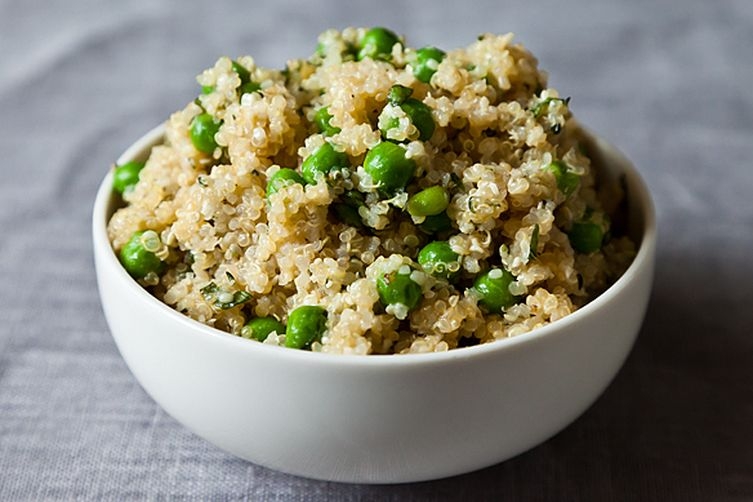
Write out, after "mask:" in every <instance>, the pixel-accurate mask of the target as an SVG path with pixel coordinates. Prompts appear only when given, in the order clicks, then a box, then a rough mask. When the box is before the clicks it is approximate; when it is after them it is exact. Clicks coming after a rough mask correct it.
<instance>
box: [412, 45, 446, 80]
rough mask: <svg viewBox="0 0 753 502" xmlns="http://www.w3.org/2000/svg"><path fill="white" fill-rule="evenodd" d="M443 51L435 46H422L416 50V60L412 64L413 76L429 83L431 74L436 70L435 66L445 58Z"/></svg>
mask: <svg viewBox="0 0 753 502" xmlns="http://www.w3.org/2000/svg"><path fill="white" fill-rule="evenodd" d="M445 56H446V54H445V52H444V51H442V50H440V49H437V48H436V47H424V48H422V49H418V50H417V51H416V60H415V62H414V63H413V65H412V68H413V76H415V77H416V78H417V79H418V80H420V81H421V82H424V83H427V84H428V83H429V81H430V80H431V77H432V75H434V73H435V72H436V71H437V66H439V63H441V62H442V60H443V59H444V58H445Z"/></svg>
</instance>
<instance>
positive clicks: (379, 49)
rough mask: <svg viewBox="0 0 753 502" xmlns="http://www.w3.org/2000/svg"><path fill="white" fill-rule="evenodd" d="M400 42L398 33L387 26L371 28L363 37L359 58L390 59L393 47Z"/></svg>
mask: <svg viewBox="0 0 753 502" xmlns="http://www.w3.org/2000/svg"><path fill="white" fill-rule="evenodd" d="M399 42H400V39H399V38H398V37H397V35H395V34H394V33H393V32H391V31H390V30H388V29H387V28H379V27H376V28H371V29H370V30H369V31H367V32H366V33H365V34H364V35H363V38H361V41H360V44H359V45H360V46H361V47H360V50H359V51H358V60H359V61H360V60H362V59H366V58H371V59H382V60H389V59H390V57H391V54H392V47H393V46H394V45H395V44H397V43H399Z"/></svg>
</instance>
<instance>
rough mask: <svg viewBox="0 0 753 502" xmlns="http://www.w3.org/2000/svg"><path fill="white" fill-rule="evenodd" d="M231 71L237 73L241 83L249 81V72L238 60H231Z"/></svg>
mask: <svg viewBox="0 0 753 502" xmlns="http://www.w3.org/2000/svg"><path fill="white" fill-rule="evenodd" d="M233 71H234V72H235V73H237V74H238V77H239V78H240V79H241V85H243V84H246V83H248V82H250V81H251V73H250V72H249V71H248V70H247V69H246V68H244V67H243V66H242V65H241V64H240V63H239V62H237V61H233Z"/></svg>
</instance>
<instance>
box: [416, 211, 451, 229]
mask: <svg viewBox="0 0 753 502" xmlns="http://www.w3.org/2000/svg"><path fill="white" fill-rule="evenodd" d="M418 228H420V229H421V231H423V232H425V233H427V234H440V233H442V232H447V231H449V230H452V219H451V218H450V217H449V216H448V215H447V212H446V211H443V212H441V213H439V214H436V215H433V216H427V217H426V219H424V221H423V223H421V224H419V225H418Z"/></svg>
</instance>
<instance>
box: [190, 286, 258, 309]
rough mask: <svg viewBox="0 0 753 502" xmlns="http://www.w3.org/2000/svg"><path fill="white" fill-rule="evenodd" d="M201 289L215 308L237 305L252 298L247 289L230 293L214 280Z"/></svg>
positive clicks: (205, 297)
mask: <svg viewBox="0 0 753 502" xmlns="http://www.w3.org/2000/svg"><path fill="white" fill-rule="evenodd" d="M199 291H201V294H202V296H203V297H204V300H205V301H206V302H207V303H210V304H211V305H212V306H213V307H214V308H217V309H220V310H227V309H231V308H233V307H237V306H238V305H240V304H242V303H246V302H247V301H248V300H250V299H251V294H250V293H248V292H246V291H236V292H234V293H229V292H227V291H223V290H221V289H220V288H219V287H218V286H217V285H216V284H215V283H214V282H210V283H209V284H207V285H206V286H204V287H203V288H201V289H200V290H199Z"/></svg>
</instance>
